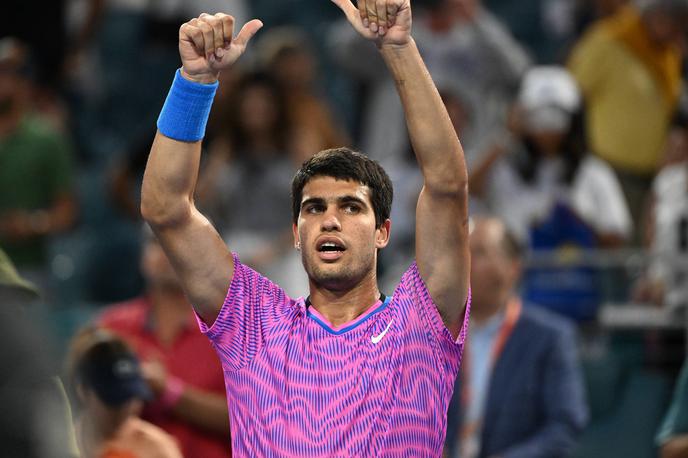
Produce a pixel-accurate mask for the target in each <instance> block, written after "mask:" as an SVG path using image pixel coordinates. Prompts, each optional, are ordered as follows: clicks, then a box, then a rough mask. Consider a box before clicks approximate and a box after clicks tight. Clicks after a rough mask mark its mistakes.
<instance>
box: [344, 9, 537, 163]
mask: <svg viewBox="0 0 688 458" xmlns="http://www.w3.org/2000/svg"><path fill="white" fill-rule="evenodd" d="M425 3H426V4H427V11H426V12H425V13H424V14H419V15H418V17H417V18H414V25H413V27H414V39H415V40H416V43H417V45H418V49H419V50H420V52H421V54H422V56H423V59H424V61H425V63H426V65H427V67H428V70H429V71H430V74H431V75H432V77H433V79H435V80H438V81H445V80H452V81H453V82H454V84H455V85H457V86H460V87H461V88H462V89H464V90H465V93H467V94H471V95H472V96H473V97H474V98H475V99H476V100H478V101H479V104H477V105H476V106H475V112H474V113H472V115H473V125H474V127H475V135H472V138H474V139H483V138H486V137H487V133H488V132H491V131H492V130H493V129H494V127H495V126H496V125H500V124H502V123H503V121H504V119H505V117H506V111H507V107H508V106H509V104H510V103H511V99H512V96H513V93H514V92H515V91H516V90H517V88H518V83H519V81H520V80H521V77H522V75H523V74H524V73H525V71H526V70H527V68H528V66H529V61H530V59H529V57H528V55H527V54H526V53H525V51H524V50H523V48H522V47H521V46H520V45H519V44H518V43H516V41H515V40H514V39H513V38H512V37H511V36H510V35H509V33H508V32H507V30H506V29H505V28H504V26H503V25H502V24H501V23H500V22H499V21H498V20H497V19H496V18H495V17H494V16H492V14H490V13H489V12H488V11H487V10H486V9H484V8H483V7H482V6H481V5H480V1H479V0H461V1H456V0H435V1H429V2H425ZM346 26H347V24H346V23H345V22H341V23H337V24H335V26H334V30H333V34H332V37H333V38H332V41H331V43H330V45H331V47H332V53H333V56H334V57H335V59H336V61H337V62H338V63H339V64H340V65H341V66H342V67H343V68H344V69H346V70H347V71H348V72H349V73H350V74H351V75H352V76H353V77H354V78H356V79H358V80H360V81H361V82H362V83H364V84H366V85H367V86H368V87H367V89H366V90H367V95H366V104H365V106H364V108H363V120H362V122H363V128H362V139H361V141H360V144H361V147H362V149H363V150H364V151H368V152H369V153H368V154H370V156H371V157H372V158H374V159H376V160H378V161H381V162H382V163H383V164H384V165H387V166H389V164H390V163H391V162H393V161H395V160H398V158H399V156H400V155H401V154H402V153H403V152H405V151H407V150H408V140H407V135H406V133H405V130H404V120H403V116H402V110H401V104H400V102H399V101H398V99H397V97H396V92H395V89H394V82H393V81H392V80H390V79H389V78H387V77H386V75H387V73H386V71H385V68H384V65H383V63H382V60H381V59H380V58H379V56H377V55H376V52H375V47H374V46H371V45H370V43H366V42H365V40H361V39H360V38H358V37H357V36H356V34H355V33H354V32H353V31H351V30H349V28H348V27H346ZM462 143H464V148H465V149H466V150H467V160H468V161H469V165H470V164H471V163H472V162H474V158H473V157H472V156H473V152H472V151H474V150H480V149H482V146H481V145H477V144H471V143H466V142H465V141H464V139H463V138H462Z"/></svg>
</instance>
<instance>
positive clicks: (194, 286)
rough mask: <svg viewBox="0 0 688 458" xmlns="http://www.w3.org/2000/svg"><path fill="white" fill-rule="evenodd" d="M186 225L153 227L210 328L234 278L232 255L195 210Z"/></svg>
mask: <svg viewBox="0 0 688 458" xmlns="http://www.w3.org/2000/svg"><path fill="white" fill-rule="evenodd" d="M190 212H191V213H190V215H189V217H188V218H186V219H185V220H184V221H183V222H180V223H179V224H175V225H173V226H168V227H154V230H155V234H156V236H157V237H158V240H159V241H160V244H161V245H162V247H163V249H164V250H165V253H166V254H167V256H168V258H169V259H170V262H171V263H172V266H173V267H174V270H175V271H176V273H177V275H178V277H179V279H180V281H181V284H182V288H183V289H184V292H185V293H186V295H187V297H188V298H189V301H190V302H191V304H192V305H193V307H194V309H196V312H197V313H198V314H199V315H200V316H201V318H203V320H204V321H205V322H206V323H207V324H209V325H211V324H212V323H213V322H214V321H215V319H216V318H217V315H218V313H219V311H220V309H221V308H222V304H223V303H224V299H225V296H226V295H227V290H228V288H229V284H230V282H231V280H232V276H233V275H234V261H233V259H232V254H231V252H230V251H229V249H228V248H227V246H226V245H225V243H224V241H223V240H222V238H221V237H220V235H219V234H218V233H217V231H216V230H215V228H214V227H213V226H212V225H211V224H210V222H209V221H208V220H207V218H206V217H205V216H203V215H202V214H201V213H200V212H199V211H198V210H197V209H196V208H195V207H192V208H191V210H190Z"/></svg>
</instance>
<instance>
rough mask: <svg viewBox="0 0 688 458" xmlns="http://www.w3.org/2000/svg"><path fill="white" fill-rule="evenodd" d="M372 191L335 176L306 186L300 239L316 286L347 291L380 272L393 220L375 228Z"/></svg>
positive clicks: (296, 228)
mask: <svg viewBox="0 0 688 458" xmlns="http://www.w3.org/2000/svg"><path fill="white" fill-rule="evenodd" d="M370 193H371V191H370V188H368V186H365V185H362V184H360V183H358V182H355V181H347V180H336V179H335V178H332V177H315V178H312V179H311V180H310V181H309V182H308V183H306V185H305V186H304V188H303V193H302V198H301V210H300V213H299V219H298V223H297V224H295V225H294V242H295V244H296V246H297V248H298V249H300V250H301V258H302V261H303V266H304V268H305V269H306V273H307V274H308V277H309V279H310V281H311V282H313V283H315V285H317V286H319V287H323V288H326V289H330V290H334V291H343V290H348V289H351V288H352V287H354V286H355V285H357V284H358V283H360V282H361V281H362V280H363V279H364V278H365V277H366V276H367V275H375V267H376V261H377V250H378V249H381V248H384V247H385V246H387V243H388V241H389V230H390V227H391V223H390V221H389V220H387V221H386V222H385V223H383V224H382V226H381V227H380V228H376V227H375V213H374V211H373V205H372V201H371V198H370Z"/></svg>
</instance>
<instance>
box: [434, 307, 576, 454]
mask: <svg viewBox="0 0 688 458" xmlns="http://www.w3.org/2000/svg"><path fill="white" fill-rule="evenodd" d="M469 332H470V331H469ZM469 342H470V335H469ZM489 383H490V386H489V387H488V392H487V400H486V403H487V405H486V406H485V417H484V421H483V431H482V442H481V443H482V446H481V452H480V457H491V456H499V457H503V458H521V457H522V458H540V457H542V458H545V457H547V458H555V457H563V456H567V455H568V454H569V453H570V452H571V450H572V448H573V446H574V444H575V441H576V437H577V435H578V434H579V433H580V432H581V431H582V429H583V428H584V426H585V424H586V422H587V417H588V413H587V405H586V402H585V396H584V388H583V380H582V374H581V370H580V366H579V364H578V358H577V349H576V340H575V331H574V329H573V327H572V326H571V325H570V324H569V323H568V322H567V321H565V320H564V319H562V318H559V317H557V316H554V315H553V314H551V313H549V312H547V311H545V310H542V309H538V308H537V307H532V306H526V307H523V309H522V312H521V316H520V318H519V320H518V322H517V323H516V326H515V327H514V330H513V331H512V333H511V336H510V337H509V339H508V340H507V343H506V345H505V346H504V350H503V351H502V353H501V355H500V356H499V359H498V360H497V361H496V362H495V366H494V370H493V372H492V375H491V378H490V382H489ZM461 384H462V374H461V372H459V377H458V378H457V381H456V385H455V387H454V396H453V398H452V401H451V404H450V406H449V412H448V414H447V441H446V444H447V449H448V452H449V456H450V457H453V456H454V451H455V449H456V447H458V446H459V437H458V436H459V431H460V426H461V421H462V416H461V414H462V408H461V405H460V404H461V403H460V396H461Z"/></svg>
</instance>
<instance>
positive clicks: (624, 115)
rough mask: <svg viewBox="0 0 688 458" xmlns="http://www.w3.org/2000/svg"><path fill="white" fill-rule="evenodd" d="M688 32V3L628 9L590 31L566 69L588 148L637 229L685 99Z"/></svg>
mask: <svg viewBox="0 0 688 458" xmlns="http://www.w3.org/2000/svg"><path fill="white" fill-rule="evenodd" d="M687 24H688V0H643V1H642V2H640V1H637V2H631V3H630V4H629V5H628V6H626V7H624V8H621V9H620V10H619V11H618V12H617V13H615V14H614V15H612V16H611V17H609V18H607V19H604V20H602V21H600V22H598V23H597V24H595V25H593V26H592V27H591V28H590V30H589V31H588V32H587V33H586V34H585V35H584V36H583V37H582V38H581V40H580V41H579V42H578V44H577V45H576V46H575V47H574V49H573V51H572V53H571V56H570V59H569V62H568V67H569V70H570V71H571V73H572V74H573V76H574V78H575V79H576V80H577V82H578V84H579V86H580V88H581V90H582V92H583V96H584V99H585V103H586V107H587V113H586V115H587V126H586V127H587V133H588V140H589V143H590V145H591V147H592V150H593V152H594V153H595V154H597V155H598V156H600V157H601V158H602V159H604V160H606V161H607V162H609V163H610V164H611V165H612V167H613V168H614V170H615V171H616V172H617V174H618V176H619V179H620V181H621V185H622V187H623V189H624V192H625V194H626V198H627V199H628V203H629V207H630V209H631V213H632V214H633V218H634V220H635V221H636V222H638V220H639V216H640V210H641V207H642V204H643V200H644V196H645V195H646V193H647V192H648V191H649V188H650V186H651V180H652V178H653V176H654V174H655V172H656V171H657V168H658V166H659V162H660V156H661V152H662V149H663V146H664V142H665V140H666V134H667V131H668V127H669V123H670V121H671V118H672V116H673V114H674V111H675V109H676V106H677V103H678V99H679V96H680V91H681V50H680V42H681V40H682V39H685V32H686V30H688V25H687ZM636 227H639V226H638V225H637V224H636Z"/></svg>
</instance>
